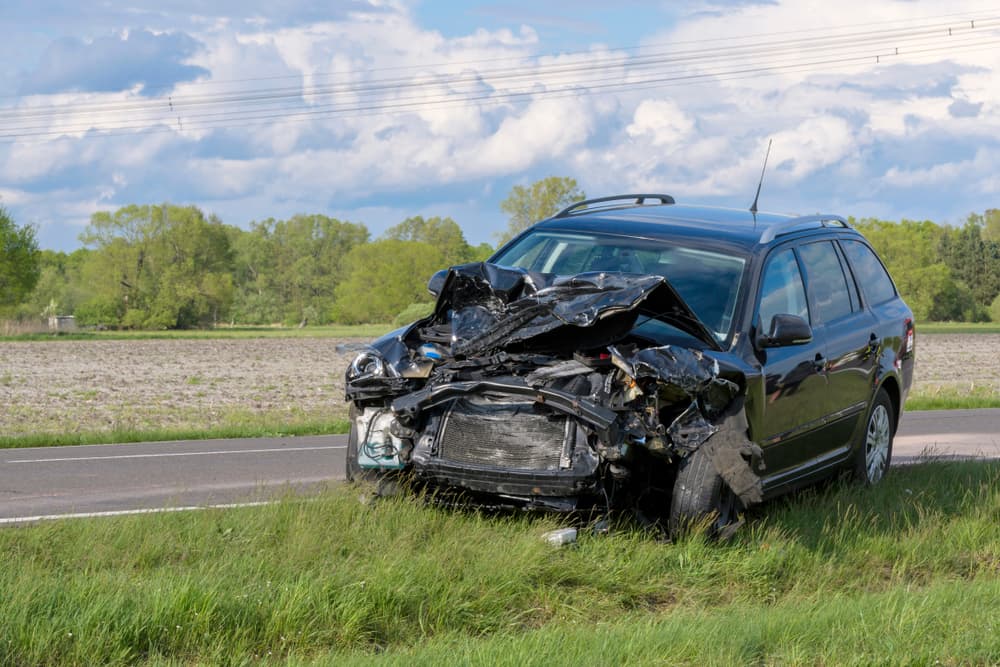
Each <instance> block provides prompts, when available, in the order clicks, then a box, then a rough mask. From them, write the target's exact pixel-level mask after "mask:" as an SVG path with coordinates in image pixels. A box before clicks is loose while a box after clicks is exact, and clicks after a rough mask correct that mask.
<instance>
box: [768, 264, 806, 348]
mask: <svg viewBox="0 0 1000 667" xmlns="http://www.w3.org/2000/svg"><path fill="white" fill-rule="evenodd" d="M758 313H759V316H760V319H759V322H760V324H759V326H760V328H761V329H762V330H764V331H770V329H771V320H772V319H773V318H774V316H775V315H786V314H787V315H798V316H799V317H801V318H802V319H804V320H805V321H807V322H808V321H809V308H808V306H807V305H806V290H805V287H803V285H802V274H800V273H799V264H798V262H796V261H795V253H794V252H792V251H791V249H786V250H782V251H780V252H778V253H776V254H774V255H772V256H771V258H770V259H769V260H768V262H767V268H766V269H764V279H763V280H762V281H761V288H760V308H759V310H758Z"/></svg>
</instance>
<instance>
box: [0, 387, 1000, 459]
mask: <svg viewBox="0 0 1000 667" xmlns="http://www.w3.org/2000/svg"><path fill="white" fill-rule="evenodd" d="M978 408H1000V396H997V395H993V394H983V395H974V396H969V395H959V394H954V395H951V394H941V393H938V394H934V395H917V396H912V395H911V396H910V398H909V400H907V402H906V408H905V409H906V412H910V411H914V410H956V409H978ZM240 414H245V413H240ZM233 421H234V422H240V421H242V422H243V423H231V424H227V425H224V426H219V427H214V428H177V429H169V428H166V429H109V430H100V431H83V432H76V433H72V432H59V433H30V434H25V435H0V449H15V448H21V447H60V446H66V445H100V444H108V443H130V442H162V441H167V440H214V439H219V438H264V437H276V436H287V435H327V434H340V433H347V432H348V431H349V430H350V427H351V424H350V422H349V421H348V420H347V419H328V420H315V419H306V420H298V421H282V420H280V419H278V420H271V419H267V418H265V419H249V417H247V418H245V419H241V420H233Z"/></svg>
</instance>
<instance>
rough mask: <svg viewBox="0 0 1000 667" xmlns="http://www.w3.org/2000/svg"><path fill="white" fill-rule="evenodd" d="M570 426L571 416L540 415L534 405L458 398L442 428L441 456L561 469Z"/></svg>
mask: <svg viewBox="0 0 1000 667" xmlns="http://www.w3.org/2000/svg"><path fill="white" fill-rule="evenodd" d="M568 426H569V425H568V420H567V419H566V418H565V417H551V416H547V415H544V414H540V413H538V412H536V411H535V410H534V407H533V404H531V403H473V402H471V401H468V400H465V399H463V400H458V401H455V403H454V404H453V405H452V408H451V410H449V412H448V414H447V416H446V417H445V420H444V424H443V425H442V427H441V434H440V436H439V437H438V457H439V458H440V459H441V460H443V461H452V462H455V463H465V464H470V465H480V466H492V467H497V468H507V469H512V470H549V471H558V470H559V468H560V460H561V458H563V452H564V449H566V446H567V442H566V441H567V437H568Z"/></svg>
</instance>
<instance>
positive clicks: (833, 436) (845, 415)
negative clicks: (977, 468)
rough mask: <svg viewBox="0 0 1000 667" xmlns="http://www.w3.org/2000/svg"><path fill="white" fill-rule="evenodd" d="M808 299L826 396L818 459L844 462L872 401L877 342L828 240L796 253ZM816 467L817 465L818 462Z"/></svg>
mask: <svg viewBox="0 0 1000 667" xmlns="http://www.w3.org/2000/svg"><path fill="white" fill-rule="evenodd" d="M798 253H799V258H800V260H801V261H802V268H803V270H804V273H805V278H806V287H807V291H808V294H809V305H810V312H811V313H812V315H813V325H812V326H813V331H814V332H819V333H820V334H821V335H822V337H823V340H824V344H825V352H824V356H825V359H824V362H823V364H824V369H823V370H824V372H825V374H826V378H827V385H828V387H827V392H826V394H825V395H824V396H823V397H822V401H823V403H824V409H823V411H824V412H825V413H826V416H825V419H826V421H827V423H826V424H825V425H824V427H823V429H822V432H823V443H822V444H821V445H820V446H819V447H818V448H817V449H819V450H820V454H821V458H826V459H830V460H831V461H832V460H835V459H838V458H842V457H843V456H846V454H847V451H848V449H849V448H850V445H851V441H852V438H853V435H854V429H855V428H856V427H857V425H858V421H859V420H860V419H862V418H863V416H864V414H865V410H866V408H867V406H868V401H869V400H870V399H871V395H872V385H873V382H874V377H875V365H876V363H877V352H878V345H879V342H878V341H879V338H878V335H877V333H876V320H875V316H874V315H872V313H871V312H870V311H868V310H866V309H864V308H863V307H862V304H861V299H860V297H859V294H858V289H857V286H856V284H855V282H854V278H853V275H852V274H851V271H850V269H848V268H847V262H846V260H845V258H844V257H843V255H842V253H841V251H840V249H839V248H838V247H837V244H836V243H834V242H833V241H832V240H823V241H814V242H810V243H803V244H802V245H800V246H799V247H798ZM820 462H821V461H820Z"/></svg>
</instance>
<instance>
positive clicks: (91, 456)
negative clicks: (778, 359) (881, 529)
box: [0, 409, 1000, 524]
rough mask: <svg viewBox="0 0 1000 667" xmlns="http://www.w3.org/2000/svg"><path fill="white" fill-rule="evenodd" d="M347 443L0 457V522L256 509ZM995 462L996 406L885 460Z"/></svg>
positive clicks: (326, 471) (906, 437) (909, 426)
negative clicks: (248, 505) (249, 505)
mask: <svg viewBox="0 0 1000 667" xmlns="http://www.w3.org/2000/svg"><path fill="white" fill-rule="evenodd" d="M346 445H347V436H344V435H331V436H299V437H284V438H253V439H242V440H202V441H190V442H155V443H138V444H129V445H86V446H81V447H38V448H31V449H6V450H0V524H11V523H20V522H24V521H31V520H36V519H41V518H55V517H57V516H74V515H76V516H79V515H85V516H90V515H94V514H98V515H100V514H118V513H131V512H135V511H143V510H148V511H162V510H163V509H164V508H170V509H174V510H177V509H189V508H195V507H204V506H211V505H228V504H240V503H255V502H266V501H267V500H268V499H271V498H274V497H275V496H280V495H282V494H286V493H308V492H310V491H312V490H314V489H316V488H319V487H322V486H324V485H327V484H330V483H336V482H337V481H338V480H342V479H343V478H344V450H345V449H346ZM927 456H930V457H962V458H964V457H986V458H1000V409H994V410H949V411H935V412H910V413H904V415H903V420H902V423H901V425H900V429H899V433H898V434H897V436H896V441H895V451H894V454H893V462H894V463H896V464H906V463H913V462H915V461H917V460H920V458H921V457H927Z"/></svg>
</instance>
